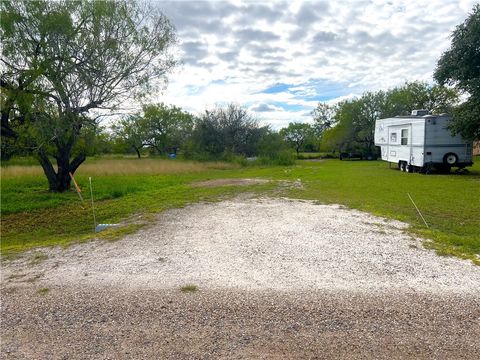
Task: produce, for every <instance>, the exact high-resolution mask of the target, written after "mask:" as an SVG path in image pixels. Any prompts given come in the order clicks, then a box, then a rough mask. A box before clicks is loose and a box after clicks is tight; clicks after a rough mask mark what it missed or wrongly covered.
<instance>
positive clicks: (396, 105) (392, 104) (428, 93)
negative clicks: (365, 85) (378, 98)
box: [381, 81, 459, 118]
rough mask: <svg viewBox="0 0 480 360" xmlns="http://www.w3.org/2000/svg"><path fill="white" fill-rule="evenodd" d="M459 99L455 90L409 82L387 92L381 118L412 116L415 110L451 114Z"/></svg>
mask: <svg viewBox="0 0 480 360" xmlns="http://www.w3.org/2000/svg"><path fill="white" fill-rule="evenodd" d="M458 98H459V94H458V91H456V90H455V89H450V88H447V87H445V86H442V85H437V84H435V85H430V84H428V83H425V82H420V81H414V82H407V83H405V85H403V86H401V87H396V88H393V89H390V90H388V91H387V92H386V94H385V103H384V104H383V108H382V109H381V110H382V114H381V117H383V118H386V117H391V116H397V115H410V114H411V112H412V110H415V109H426V110H429V111H431V112H433V113H437V114H441V113H449V114H451V113H452V111H453V109H454V107H455V104H456V103H457V102H458Z"/></svg>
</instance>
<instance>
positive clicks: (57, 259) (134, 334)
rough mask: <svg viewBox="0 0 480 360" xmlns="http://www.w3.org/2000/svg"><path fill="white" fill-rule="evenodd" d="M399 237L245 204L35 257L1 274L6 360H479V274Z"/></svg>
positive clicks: (338, 212)
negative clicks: (184, 289)
mask: <svg viewBox="0 0 480 360" xmlns="http://www.w3.org/2000/svg"><path fill="white" fill-rule="evenodd" d="M405 227H406V225H405V224H402V223H400V222H395V221H388V220H385V219H381V218H378V217H374V216H371V215H368V214H365V213H362V212H358V211H352V210H348V209H344V208H342V207H340V206H325V205H316V204H314V203H312V202H303V201H292V200H286V199H257V200H254V199H236V200H232V201H224V202H221V203H216V204H198V205H192V206H189V207H187V208H185V209H178V210H172V211H168V212H165V213H163V214H161V215H159V217H158V219H157V222H156V223H155V224H154V225H153V226H151V227H148V228H145V229H143V230H141V231H140V232H138V233H137V234H134V235H130V236H127V237H125V238H124V239H122V240H121V241H117V242H113V243H105V242H99V241H97V242H91V243H87V244H80V245H76V246H72V247H70V248H68V249H66V250H61V249H49V250H44V252H45V255H46V256H47V258H46V259H44V260H42V261H36V260H35V259H39V258H42V259H43V256H38V254H34V255H26V256H25V257H24V258H23V259H19V260H16V261H14V262H6V263H4V264H3V265H2V292H1V298H2V309H1V318H2V324H1V327H2V336H1V357H2V358H7V359H10V358H11V359H32V358H38V359H50V358H52V359H85V358H94V359H140V358H142V359H159V358H229V359H230V358H234V359H235V358H266V359H276V358H292V359H297V358H319V359H330V358H346V359H349V358H352V359H364V358H390V359H391V358H393V359H396V358H412V359H413V358H425V359H432V358H434V359H443V358H445V359H446V358H449V359H458V358H462V359H470V358H471V359H478V358H480V345H479V342H478V338H479V337H480V269H479V268H478V267H476V266H474V265H472V264H471V263H470V262H467V261H462V260H459V259H453V258H445V257H439V256H437V255H435V254H434V253H433V252H432V251H429V250H425V249H423V248H422V247H421V245H420V242H419V240H418V239H413V238H412V237H411V236H410V235H408V234H407V233H405V231H404V230H405ZM187 284H193V285H195V286H196V287H197V289H198V290H197V291H195V292H191V293H183V292H181V290H180V288H181V287H183V286H185V285H187Z"/></svg>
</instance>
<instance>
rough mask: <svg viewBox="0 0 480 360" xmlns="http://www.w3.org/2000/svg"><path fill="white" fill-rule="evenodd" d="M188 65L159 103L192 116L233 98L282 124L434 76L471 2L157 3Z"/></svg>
mask: <svg viewBox="0 0 480 360" xmlns="http://www.w3.org/2000/svg"><path fill="white" fill-rule="evenodd" d="M153 3H154V4H155V6H158V7H159V8H160V9H161V10H162V11H163V12H164V13H165V14H166V15H167V17H168V18H169V19H170V20H171V22H172V23H173V24H174V26H175V27H176V29H177V34H178V38H179V44H178V47H177V49H176V53H177V56H178V58H179V59H180V60H181V61H182V65H181V66H179V67H178V68H176V69H175V71H174V72H173V73H171V74H170V75H169V84H168V87H167V88H166V90H164V91H163V92H162V93H161V94H160V95H159V96H158V97H156V98H154V99H153V100H154V101H162V102H165V103H170V104H175V105H177V106H180V107H182V108H184V109H186V110H188V111H191V112H193V113H200V112H202V111H204V110H205V109H208V108H211V107H214V106H215V105H221V104H225V103H229V102H235V103H237V104H239V105H242V106H245V107H248V108H249V109H250V111H252V112H253V113H255V115H256V116H257V117H258V118H259V119H260V120H261V121H262V122H263V123H265V124H270V125H272V126H273V127H274V128H277V129H278V128H280V127H283V126H285V125H287V124H288V123H289V122H292V121H301V122H305V121H307V122H308V121H311V115H310V112H311V111H312V109H313V108H314V107H315V105H316V104H317V103H318V102H319V101H322V102H323V101H326V102H338V101H340V100H342V99H348V98H352V97H354V96H358V95H360V94H361V93H362V92H364V91H367V90H372V91H374V90H380V89H388V88H391V87H394V86H398V85H402V84H404V83H405V82H406V81H415V80H421V81H427V82H431V81H432V73H433V71H434V69H435V66H436V62H437V60H438V58H439V57H440V55H441V54H442V53H443V52H444V51H445V50H447V49H448V47H449V46H450V34H451V32H452V30H453V29H454V28H455V26H456V25H458V24H460V23H461V22H463V20H464V19H465V18H466V17H467V16H468V13H469V12H470V11H471V9H472V8H473V5H474V3H475V1H472V0H432V1H425V0H417V1H403V0H398V1H388V0H387V1H380V0H355V1H338V2H333V1H296V0H293V1H263V2H261V1H240V0H234V1H154V2H153Z"/></svg>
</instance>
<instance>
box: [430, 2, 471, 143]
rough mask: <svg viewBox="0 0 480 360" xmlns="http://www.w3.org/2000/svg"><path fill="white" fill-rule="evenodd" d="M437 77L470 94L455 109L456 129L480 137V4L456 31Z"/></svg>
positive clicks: (439, 67) (453, 130)
mask: <svg viewBox="0 0 480 360" xmlns="http://www.w3.org/2000/svg"><path fill="white" fill-rule="evenodd" d="M434 78H435V79H436V80H437V81H438V82H439V83H440V84H449V85H453V86H455V87H456V88H457V89H459V90H460V91H462V92H464V93H465V94H467V95H468V96H469V97H468V99H467V100H466V101H465V102H464V103H463V104H461V105H460V106H458V107H457V108H456V109H455V110H454V112H453V119H452V121H451V123H450V129H451V130H452V132H453V133H454V134H457V133H459V134H461V135H462V136H463V137H464V138H466V139H472V140H473V139H480V116H479V114H480V4H476V5H475V6H474V8H473V11H472V13H471V14H470V15H469V17H468V18H467V19H466V20H465V21H464V22H463V23H462V24H460V25H458V26H457V28H456V29H455V30H454V31H453V33H452V45H451V48H450V49H449V50H447V51H446V52H445V53H443V55H442V56H441V57H440V59H439V60H438V64H437V68H436V69H435V73H434Z"/></svg>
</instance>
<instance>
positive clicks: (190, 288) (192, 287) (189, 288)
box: [180, 284, 198, 293]
mask: <svg viewBox="0 0 480 360" xmlns="http://www.w3.org/2000/svg"><path fill="white" fill-rule="evenodd" d="M197 290H198V287H197V285H194V284H187V285H185V286H182V287H181V288H180V291H181V292H183V293H192V292H196V291H197Z"/></svg>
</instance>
